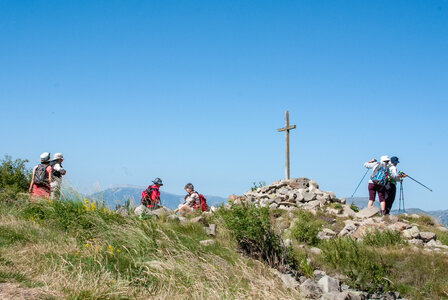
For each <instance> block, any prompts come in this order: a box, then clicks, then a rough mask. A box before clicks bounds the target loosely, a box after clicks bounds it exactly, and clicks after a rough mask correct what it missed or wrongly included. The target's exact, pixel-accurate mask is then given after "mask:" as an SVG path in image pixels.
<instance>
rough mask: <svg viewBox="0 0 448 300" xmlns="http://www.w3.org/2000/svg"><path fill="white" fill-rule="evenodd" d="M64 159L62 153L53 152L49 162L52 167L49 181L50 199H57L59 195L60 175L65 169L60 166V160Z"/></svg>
mask: <svg viewBox="0 0 448 300" xmlns="http://www.w3.org/2000/svg"><path fill="white" fill-rule="evenodd" d="M63 161H64V156H63V155H62V153H55V154H54V156H53V160H52V161H51V162H50V166H51V168H52V170H51V171H52V173H51V175H52V176H51V179H52V180H51V182H50V199H52V200H59V198H60V197H61V185H62V176H64V175H65V174H66V173H67V171H66V170H65V169H64V168H63V167H62V162H63Z"/></svg>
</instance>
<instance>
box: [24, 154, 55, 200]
mask: <svg viewBox="0 0 448 300" xmlns="http://www.w3.org/2000/svg"><path fill="white" fill-rule="evenodd" d="M51 170H52V168H51V166H50V153H48V152H44V153H42V154H41V155H40V164H38V165H37V166H35V167H34V168H33V175H32V177H31V183H30V188H29V189H28V193H30V194H31V201H32V202H33V201H34V200H36V199H37V198H39V197H43V198H47V199H48V198H49V197H50V182H51Z"/></svg>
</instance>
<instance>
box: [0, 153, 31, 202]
mask: <svg viewBox="0 0 448 300" xmlns="http://www.w3.org/2000/svg"><path fill="white" fill-rule="evenodd" d="M27 162H28V160H23V159H16V160H14V161H13V160H12V158H11V156H9V155H6V156H5V158H4V159H3V160H1V164H0V192H2V193H3V194H4V195H3V197H5V198H9V199H15V198H16V195H17V194H18V193H26V192H27V191H28V188H29V186H30V181H31V175H32V171H31V170H30V169H29V168H27V167H26V163H27Z"/></svg>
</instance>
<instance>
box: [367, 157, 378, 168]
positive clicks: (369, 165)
mask: <svg viewBox="0 0 448 300" xmlns="http://www.w3.org/2000/svg"><path fill="white" fill-rule="evenodd" d="M377 165H378V162H377V161H376V159H375V158H374V159H372V160H370V161H368V162H366V163H365V164H364V167H365V168H367V169H373V168H375V167H376V166H377Z"/></svg>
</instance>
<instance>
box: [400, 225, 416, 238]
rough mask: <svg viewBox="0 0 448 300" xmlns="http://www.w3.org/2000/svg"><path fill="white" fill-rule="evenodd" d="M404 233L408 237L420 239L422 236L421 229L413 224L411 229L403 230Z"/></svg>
mask: <svg viewBox="0 0 448 300" xmlns="http://www.w3.org/2000/svg"><path fill="white" fill-rule="evenodd" d="M402 235H403V237H404V238H406V239H409V240H411V239H418V238H419V237H420V231H419V230H418V228H417V226H413V227H412V228H410V229H406V230H403V232H402Z"/></svg>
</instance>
